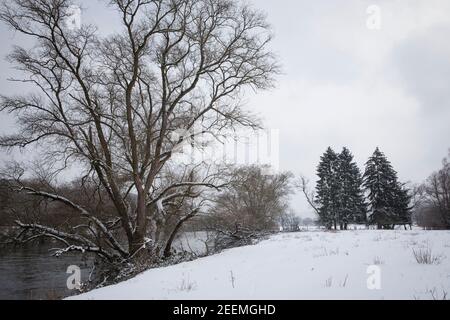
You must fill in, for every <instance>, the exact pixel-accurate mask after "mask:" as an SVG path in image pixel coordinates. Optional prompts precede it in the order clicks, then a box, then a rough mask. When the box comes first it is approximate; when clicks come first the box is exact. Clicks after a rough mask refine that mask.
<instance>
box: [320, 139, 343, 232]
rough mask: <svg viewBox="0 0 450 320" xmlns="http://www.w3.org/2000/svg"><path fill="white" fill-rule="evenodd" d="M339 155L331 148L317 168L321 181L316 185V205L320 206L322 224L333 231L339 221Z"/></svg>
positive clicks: (321, 158)
mask: <svg viewBox="0 0 450 320" xmlns="http://www.w3.org/2000/svg"><path fill="white" fill-rule="evenodd" d="M337 170H338V155H337V154H336V152H334V151H333V149H331V147H329V148H328V149H327V151H326V152H325V153H324V154H323V155H322V156H321V157H320V163H319V165H318V167H317V175H318V177H319V180H318V181H317V185H316V203H317V204H318V211H319V218H320V222H321V223H322V224H323V225H325V226H326V227H327V229H331V228H332V227H333V226H334V228H335V229H336V225H337V223H338V221H339V217H338V214H339V212H338V194H339V184H338V180H337Z"/></svg>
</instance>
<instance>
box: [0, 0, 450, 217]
mask: <svg viewBox="0 0 450 320" xmlns="http://www.w3.org/2000/svg"><path fill="white" fill-rule="evenodd" d="M105 2H106V1H105ZM80 3H82V5H83V7H85V8H86V10H85V11H84V12H83V21H84V22H93V21H94V22H96V23H97V24H98V25H99V26H100V31H102V32H110V31H111V30H114V29H117V25H115V24H114V21H112V20H111V19H110V18H111V15H110V14H108V13H107V11H105V9H104V6H103V3H104V2H102V1H96V0H95V1H92V0H91V1H80ZM253 4H254V6H255V7H257V8H260V9H262V10H264V11H265V12H267V15H268V20H269V22H270V23H271V24H272V26H273V29H274V33H275V40H274V42H273V44H272V48H273V50H274V52H275V53H276V54H277V56H278V57H279V59H280V62H281V64H282V68H283V74H282V75H281V76H279V77H278V83H277V87H276V89H274V90H271V91H268V92H264V93H259V94H257V95H253V94H252V95H250V96H249V97H248V99H247V107H248V108H250V109H252V110H254V111H256V112H258V113H259V114H260V115H261V116H262V117H263V118H264V120H265V124H266V126H267V127H268V128H272V129H279V130H280V163H281V168H282V169H284V170H291V171H292V172H293V173H295V174H300V173H301V174H304V175H306V176H308V177H309V178H311V180H312V181H313V182H314V181H315V180H316V177H315V168H316V166H317V163H318V160H319V157H320V155H321V154H322V153H323V152H324V151H325V149H326V148H327V147H328V146H332V147H333V148H335V150H336V151H339V150H340V149H341V148H342V147H343V146H347V147H349V148H350V150H351V151H352V152H353V153H354V155H355V158H356V160H357V161H358V163H359V164H360V167H361V169H362V168H363V164H364V162H365V161H366V160H367V158H368V157H369V156H370V155H371V153H372V152H373V151H374V149H375V147H377V146H379V147H380V148H381V150H382V151H384V152H385V153H386V155H387V156H388V157H389V159H390V160H391V161H392V163H393V165H394V167H395V169H396V170H397V171H398V172H399V176H400V178H401V179H402V180H403V181H412V182H421V181H423V180H424V179H425V178H426V177H427V176H428V175H429V174H430V173H431V172H432V171H434V170H436V169H437V168H439V166H440V163H441V160H442V158H443V157H444V156H445V155H446V154H447V150H448V148H449V147H450V139H449V137H450V125H449V123H450V90H449V89H450V88H449V86H450V41H448V37H449V34H450V1H448V0H395V1H393V0H385V1H364V0H346V1H331V0H315V1H310V0H254V1H253ZM371 5H377V6H378V7H379V8H380V9H381V25H380V29H379V30H373V29H369V28H368V27H367V19H368V18H370V16H369V14H368V13H367V9H368V7H369V6H371ZM0 37H1V40H2V44H1V47H0V56H1V57H2V58H3V57H5V56H6V54H7V53H8V52H9V51H10V49H11V45H12V44H14V43H17V42H21V41H22V40H21V39H20V37H18V36H17V35H16V36H15V35H14V34H13V33H11V31H9V30H8V29H7V28H6V27H5V26H4V25H0ZM3 60H4V59H2V61H1V62H0V93H1V94H5V93H13V92H20V91H22V90H20V89H18V87H17V86H16V84H12V83H8V82H7V81H6V79H7V78H8V77H9V76H10V75H11V73H12V70H11V68H10V67H9V66H8V63H7V62H5V61H3ZM11 128H13V121H12V120H11V119H10V118H8V117H6V116H4V115H1V116H0V132H5V131H7V130H10V129H11ZM2 158H3V159H4V158H5V155H2ZM6 158H7V157H6ZM293 206H294V209H295V210H296V211H297V212H298V213H299V214H301V215H302V216H306V215H308V213H309V212H310V211H311V210H310V209H309V208H308V207H307V206H306V205H305V203H304V201H303V200H302V198H301V196H300V195H298V196H296V197H295V198H294V201H293Z"/></svg>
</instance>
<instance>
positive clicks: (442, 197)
mask: <svg viewBox="0 0 450 320" xmlns="http://www.w3.org/2000/svg"><path fill="white" fill-rule="evenodd" d="M419 191H420V201H419V203H418V205H417V206H416V207H417V208H416V216H417V217H418V220H419V221H418V222H419V225H422V226H424V227H428V228H450V152H449V156H448V157H447V158H445V159H444V160H443V162H442V168H441V169H440V170H439V171H436V172H434V173H433V174H432V175H431V176H430V177H429V178H428V179H427V181H426V182H425V183H424V184H423V185H422V186H421V187H420V190H419Z"/></svg>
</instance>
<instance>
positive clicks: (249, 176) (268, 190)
mask: <svg viewBox="0 0 450 320" xmlns="http://www.w3.org/2000/svg"><path fill="white" fill-rule="evenodd" d="M291 194H292V174H291V173H289V172H282V173H278V174H273V175H266V174H265V172H264V168H263V167H260V166H245V167H239V168H236V169H235V170H234V171H232V172H231V182H230V183H229V185H228V186H227V188H225V189H224V190H223V191H222V192H221V193H220V194H219V195H218V196H217V197H216V198H215V199H214V205H213V206H212V207H211V209H210V210H209V213H208V216H207V217H206V225H207V229H208V230H213V231H215V232H217V235H218V236H219V238H220V239H218V241H219V242H222V244H221V245H220V247H221V248H224V247H229V246H234V245H239V244H248V241H250V240H251V239H252V238H254V237H257V236H258V234H259V233H270V232H275V231H279V230H280V218H281V216H282V215H283V214H285V213H287V212H288V211H289V205H288V199H289V196H290V195H291Z"/></svg>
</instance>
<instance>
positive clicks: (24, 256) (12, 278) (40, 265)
mask: <svg viewBox="0 0 450 320" xmlns="http://www.w3.org/2000/svg"><path fill="white" fill-rule="evenodd" d="M51 248H52V246H51V245H39V246H38V245H30V246H26V247H12V248H7V249H5V248H0V300H47V299H50V300H54V299H61V298H63V297H67V296H70V295H73V294H75V293H76V291H73V290H69V289H68V288H67V279H68V277H69V276H70V275H71V274H67V273H66V272H67V268H68V267H69V266H71V265H76V266H79V267H80V269H81V281H82V282H84V281H87V280H88V278H89V273H90V271H91V265H92V258H91V259H89V258H87V257H85V258H82V257H81V256H80V255H79V254H75V253H74V254H68V255H64V256H62V257H60V258H55V257H52V256H51V255H50V252H49V249H51Z"/></svg>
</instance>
